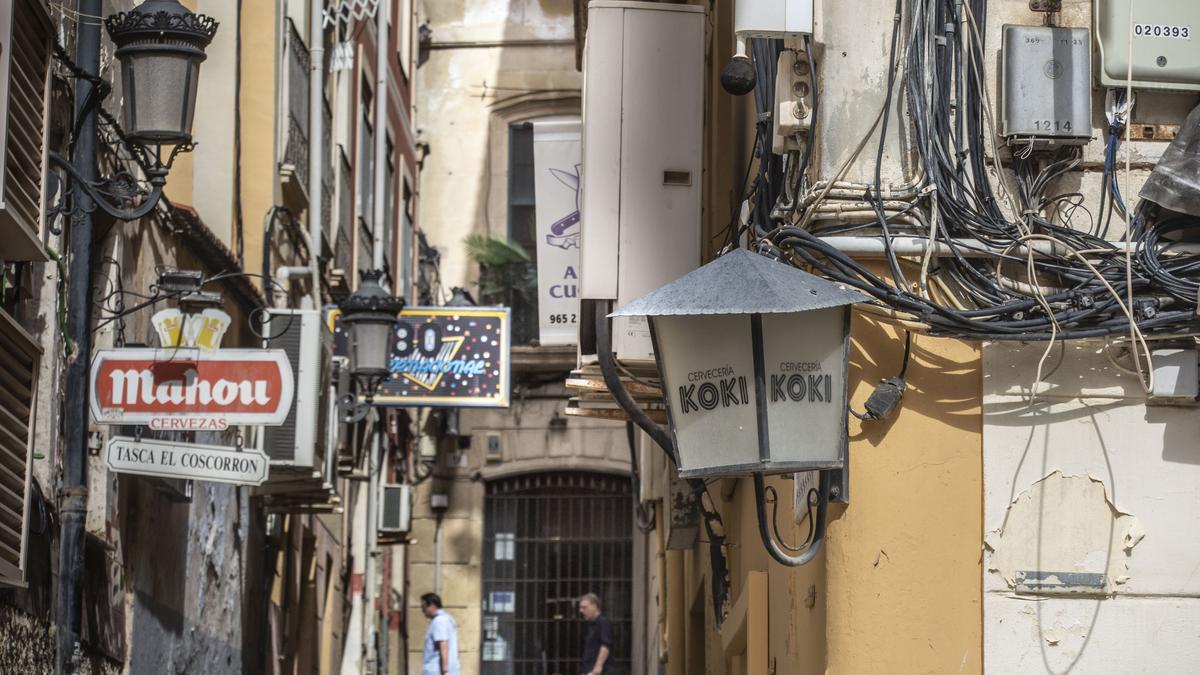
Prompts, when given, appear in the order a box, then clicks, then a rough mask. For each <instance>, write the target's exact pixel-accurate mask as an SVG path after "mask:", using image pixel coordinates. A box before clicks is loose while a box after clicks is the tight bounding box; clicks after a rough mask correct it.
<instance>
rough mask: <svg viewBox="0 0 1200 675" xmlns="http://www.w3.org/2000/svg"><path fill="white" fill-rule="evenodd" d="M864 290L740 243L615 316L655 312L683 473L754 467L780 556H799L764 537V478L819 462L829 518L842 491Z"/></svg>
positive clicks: (657, 347) (704, 474)
mask: <svg viewBox="0 0 1200 675" xmlns="http://www.w3.org/2000/svg"><path fill="white" fill-rule="evenodd" d="M866 299H867V298H866V296H863V295H861V294H859V293H857V292H855V291H853V290H851V289H849V288H847V287H845V286H842V285H840V284H836V283H833V282H831V281H828V280H826V279H822V278H820V277H817V276H814V275H812V274H809V273H807V272H804V271H802V270H798V269H796V268H794V267H792V266H790V265H787V264H784V263H780V262H776V261H774V260H772V259H770V258H767V257H765V256H761V255H758V254H756V253H752V252H749V251H745V250H742V249H738V250H734V251H732V252H730V253H728V254H726V255H724V256H721V257H720V258H717V259H716V260H714V261H713V262H711V263H709V264H707V265H705V266H703V267H701V268H699V269H697V270H695V271H693V272H690V273H688V274H686V275H684V276H683V277H680V278H679V279H676V280H675V281H673V282H671V283H669V284H667V285H666V286H663V287H662V288H659V289H658V290H656V291H653V292H651V293H649V294H648V295H645V296H643V297H641V298H638V299H637V300H634V301H632V302H630V303H629V304H627V305H625V306H624V307H622V308H621V309H620V310H618V311H616V312H614V313H613V315H612V316H645V317H647V318H648V319H649V323H650V334H651V338H652V340H653V343H654V354H655V359H656V360H657V362H658V370H659V375H660V377H661V379H662V389H663V394H664V398H665V400H666V404H667V416H668V420H669V422H670V430H671V434H672V439H673V441H674V446H675V456H676V459H677V463H678V468H679V475H680V476H681V477H683V478H708V477H714V476H738V475H753V476H754V479H755V487H756V490H757V492H758V493H759V500H758V501H759V508H760V518H759V519H760V529H761V530H762V532H763V534H764V544H767V546H768V550H770V551H771V552H772V554H773V555H774V556H775V558H776V560H779V561H780V562H783V563H784V564H789V565H792V564H800V563H797V562H795V559H794V558H791V557H790V556H787V555H786V554H783V553H782V552H781V551H779V550H778V549H777V548H776V547H774V546H773V542H770V543H768V542H767V537H766V536H765V535H766V530H765V516H764V515H763V512H762V505H763V502H764V500H765V496H764V494H763V493H764V488H763V476H764V475H766V474H777V473H794V472H798V471H809V470H817V471H821V472H822V479H821V486H822V487H821V495H820V496H821V503H820V509H819V510H820V512H821V513H820V520H821V521H822V522H823V520H824V505H825V503H826V502H827V501H828V499H829V498H830V497H832V498H838V496H839V495H838V494H837V488H836V487H834V486H832V485H831V482H832V478H833V476H832V475H831V473H832V472H840V471H841V470H842V469H844V468H845V466H846V447H847V442H848V441H847V432H848V429H847V411H848V405H847V395H848V388H847V382H846V380H847V370H848V368H847V360H848V356H849V345H850V305H852V304H854V303H856V302H862V301H864V300H866ZM830 493H833V494H830ZM841 496H842V497H843V498H844V494H843V495H841ZM822 530H823V525H822ZM818 534H820V533H818ZM815 543H816V540H814V544H815ZM812 548H816V546H815V545H814V546H813V547H812ZM775 554H779V555H775Z"/></svg>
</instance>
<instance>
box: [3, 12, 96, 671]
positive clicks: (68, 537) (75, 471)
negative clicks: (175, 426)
mask: <svg viewBox="0 0 1200 675" xmlns="http://www.w3.org/2000/svg"><path fill="white" fill-rule="evenodd" d="M5 4H6V5H7V4H8V3H5ZM78 10H79V13H80V14H81V15H82V16H103V14H104V7H103V6H102V3H101V2H100V0H80V2H79V5H78ZM76 30H77V31H78V33H77V37H76V47H75V49H76V51H75V63H77V64H78V65H79V68H80V69H81V70H82V71H83V72H84V73H87V74H88V75H91V76H95V75H97V74H98V73H99V72H100V21H99V20H90V21H80V22H78V27H77V29H76ZM94 95H95V92H94V91H93V85H92V83H91V82H90V81H89V80H87V79H85V78H82V77H80V78H78V79H76V80H75V114H76V115H78V116H79V118H78V120H77V122H76V124H77V125H78V126H77V128H76V131H77V133H76V134H75V147H74V149H73V152H72V154H71V162H72V163H73V164H74V165H75V170H76V171H77V172H78V173H79V180H85V181H94V180H96V174H97V168H96V139H97V130H96V107H95V106H93V105H91V104H92V103H93V102H94V101H92V98H93V96H94ZM72 183H73V186H72V196H73V198H74V199H75V212H74V215H73V216H72V217H71V234H70V245H71V262H70V276H69V277H68V279H69V280H70V284H69V286H68V289H67V314H68V316H69V317H70V322H69V323H70V327H69V331H70V337H71V340H72V341H74V343H75V352H74V353H73V354H71V356H70V358H69V360H68V361H67V387H66V401H67V403H68V405H64V406H63V426H64V432H65V433H64V434H63V446H64V447H63V460H62V461H63V464H62V487H60V488H59V490H58V495H59V500H60V505H59V518H60V530H59V532H60V535H59V542H60V544H59V545H60V548H59V554H58V572H59V578H58V584H57V587H58V603H57V605H58V606H57V611H56V612H55V623H56V624H57V626H56V628H57V642H58V651H57V655H56V657H57V658H56V662H55V663H56V669H57V672H58V673H59V675H64V674H69V673H75V672H77V671H78V669H79V666H80V660H81V657H82V653H81V652H82V650H81V645H80V628H81V625H82V622H83V564H84V520H85V518H86V517H87V496H88V487H87V486H88V480H87V468H88V467H87V463H88V454H87V444H88V379H89V376H88V371H89V365H90V361H91V358H92V325H91V324H92V319H91V317H92V295H91V288H92V284H91V280H92V212H93V211H94V210H95V208H94V207H95V205H94V204H93V202H92V198H91V196H89V195H88V192H87V190H84V189H83V188H81V187H79V186H78V185H77V184H75V180H72Z"/></svg>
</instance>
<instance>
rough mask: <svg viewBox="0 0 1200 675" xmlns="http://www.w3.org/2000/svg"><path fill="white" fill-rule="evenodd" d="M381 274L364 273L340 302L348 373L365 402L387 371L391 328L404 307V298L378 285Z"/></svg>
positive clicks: (374, 271) (371, 271) (385, 376)
mask: <svg viewBox="0 0 1200 675" xmlns="http://www.w3.org/2000/svg"><path fill="white" fill-rule="evenodd" d="M382 277H383V272H382V271H381V270H370V271H366V272H363V273H362V282H361V283H360V284H359V285H358V290H356V291H354V293H353V294H352V295H351V296H350V297H349V298H346V300H344V301H343V302H342V303H341V305H339V308H340V309H341V310H342V319H341V321H342V324H343V325H345V327H346V331H347V333H348V334H349V338H350V373H351V375H353V377H354V379H355V381H356V382H358V385H359V387H360V388H361V389H362V390H363V393H364V394H365V395H366V397H367V400H368V401H370V400H371V399H372V398H374V396H375V391H376V390H377V389H378V388H379V385H380V384H382V383H383V381H384V380H385V379H386V378H387V376H388V373H389V372H390V369H389V368H388V361H389V359H390V357H391V354H392V331H393V329H394V327H395V325H396V317H397V315H398V314H399V313H400V311H401V310H402V309H404V300H403V299H401V298H396V297H392V296H391V295H389V294H388V292H387V291H386V290H384V288H383V286H382V285H380V283H379V280H380V278H382Z"/></svg>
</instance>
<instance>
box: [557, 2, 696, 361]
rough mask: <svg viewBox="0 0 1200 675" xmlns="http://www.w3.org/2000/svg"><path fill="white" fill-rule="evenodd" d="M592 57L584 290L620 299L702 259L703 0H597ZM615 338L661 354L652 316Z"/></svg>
mask: <svg viewBox="0 0 1200 675" xmlns="http://www.w3.org/2000/svg"><path fill="white" fill-rule="evenodd" d="M584 60H585V62H584V85H583V180H582V200H581V211H582V213H581V216H582V237H581V242H582V244H581V253H580V286H581V296H580V297H581V298H583V299H585V300H614V301H616V304H617V305H618V306H620V305H621V304H624V303H626V302H629V301H630V300H633V299H634V298H637V297H639V296H641V295H644V294H645V293H648V292H649V291H652V290H654V289H655V288H658V287H659V286H662V285H663V284H665V283H667V282H669V281H672V280H674V279H676V278H678V277H680V276H682V275H684V274H686V273H687V272H690V271H691V270H693V269H695V268H696V266H697V265H699V263H700V198H701V169H702V167H701V161H702V156H703V151H704V127H703V115H704V97H703V93H704V8H703V7H700V6H697V5H676V4H666V3H661V4H660V3H650V2H614V1H610V0H595V1H593V2H592V3H591V4H589V5H588V32H587V45H586V47H585V54H584ZM613 350H614V351H615V352H616V353H617V357H618V358H621V359H625V360H650V359H652V358H653V351H652V348H651V344H650V331H649V326H648V325H647V323H646V320H645V318H644V317H634V318H633V319H627V318H618V319H616V320H614V321H613Z"/></svg>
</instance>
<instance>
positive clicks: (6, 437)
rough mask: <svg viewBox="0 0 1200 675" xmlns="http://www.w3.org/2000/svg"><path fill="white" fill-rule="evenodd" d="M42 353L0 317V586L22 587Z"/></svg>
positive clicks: (8, 320) (6, 317)
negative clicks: (38, 376)
mask: <svg viewBox="0 0 1200 675" xmlns="http://www.w3.org/2000/svg"><path fill="white" fill-rule="evenodd" d="M40 358H41V349H39V348H38V346H37V344H36V343H35V342H34V341H33V338H31V337H30V336H29V334H28V333H26V332H25V331H24V330H23V329H22V328H21V327H20V326H19V325H18V324H17V322H16V321H14V320H13V319H12V317H10V316H9V315H8V314H6V313H4V312H0V586H3V585H24V583H25V550H26V547H27V539H28V533H27V529H28V522H29V518H28V514H29V476H30V463H31V461H32V456H33V411H34V408H35V406H36V401H37V373H38V361H39V359H40Z"/></svg>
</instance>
